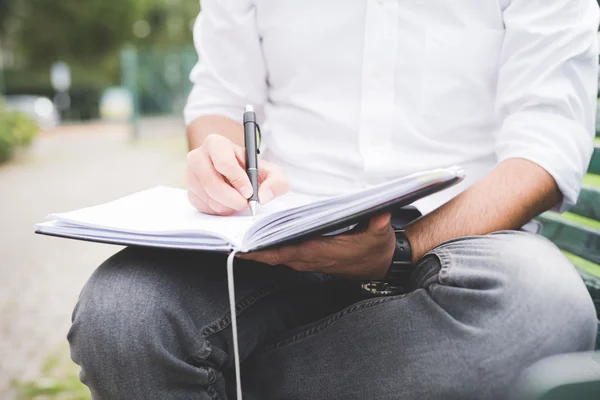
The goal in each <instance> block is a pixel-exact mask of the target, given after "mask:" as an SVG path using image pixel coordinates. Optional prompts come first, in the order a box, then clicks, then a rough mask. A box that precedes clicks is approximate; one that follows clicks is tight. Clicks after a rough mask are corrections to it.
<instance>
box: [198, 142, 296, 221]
mask: <svg viewBox="0 0 600 400" xmlns="http://www.w3.org/2000/svg"><path fill="white" fill-rule="evenodd" d="M244 161H245V152H244V149H243V148H242V147H240V146H237V145H236V144H234V143H232V142H231V141H230V140H229V139H227V138H225V137H223V136H220V135H216V134H215V135H209V136H208V137H207V138H206V139H205V141H204V143H203V144H202V146H200V147H199V148H197V149H195V150H193V151H191V152H190V153H189V154H188V172H187V173H186V182H187V186H188V189H189V192H190V193H189V195H188V197H189V200H190V203H191V204H192V205H194V207H196V208H197V209H198V210H199V211H201V212H204V213H209V214H217V215H230V214H232V213H234V212H235V211H238V210H242V209H244V208H246V207H247V206H248V198H249V197H250V196H252V186H251V184H250V180H249V179H248V175H247V174H246V171H245V168H244ZM258 169H259V181H260V182H261V183H260V185H259V193H258V197H259V200H260V202H261V204H265V203H268V202H270V201H271V200H273V199H274V198H275V197H278V196H281V195H282V194H284V193H286V192H287V191H288V190H289V184H288V181H287V179H286V178H285V176H284V174H283V171H282V170H281V169H280V168H279V167H278V166H276V165H274V164H271V163H269V162H264V161H259V168H258Z"/></svg>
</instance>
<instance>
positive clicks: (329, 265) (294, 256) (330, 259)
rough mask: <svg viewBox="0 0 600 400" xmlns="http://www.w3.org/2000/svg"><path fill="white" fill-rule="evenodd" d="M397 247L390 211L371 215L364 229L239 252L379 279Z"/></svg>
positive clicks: (311, 268) (327, 271) (301, 267)
mask: <svg viewBox="0 0 600 400" xmlns="http://www.w3.org/2000/svg"><path fill="white" fill-rule="evenodd" d="M395 247H396V236H395V235H394V231H393V229H392V226H391V225H390V214H382V215H379V216H377V217H374V218H372V219H371V221H370V222H369V226H368V228H367V229H366V230H365V231H361V232H358V233H350V234H346V235H338V236H333V237H324V238H317V239H312V240H308V241H305V242H302V243H299V244H295V245H289V246H282V247H279V248H277V249H273V250H265V251H259V252H255V253H247V254H240V255H239V257H240V258H244V259H247V260H254V261H259V262H262V263H265V264H271V265H286V266H288V267H290V268H293V269H295V270H298V271H304V272H321V273H325V274H330V275H337V276H342V277H345V278H354V279H365V280H366V279H368V280H377V279H383V278H385V277H386V275H387V272H388V270H389V267H390V265H391V263H392V257H393V255H394V250H395Z"/></svg>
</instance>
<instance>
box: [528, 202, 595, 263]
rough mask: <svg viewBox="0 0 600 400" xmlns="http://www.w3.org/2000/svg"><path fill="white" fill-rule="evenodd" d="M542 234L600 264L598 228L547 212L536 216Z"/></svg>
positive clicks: (570, 250)
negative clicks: (541, 227)
mask: <svg viewBox="0 0 600 400" xmlns="http://www.w3.org/2000/svg"><path fill="white" fill-rule="evenodd" d="M538 219H539V221H540V222H541V223H542V224H543V226H544V228H543V230H542V235H543V236H545V237H547V238H548V239H550V240H551V241H552V242H554V243H555V244H556V245H557V246H558V247H560V248H561V249H563V250H566V251H568V252H571V253H573V254H575V255H577V256H579V257H582V258H584V259H586V260H590V261H592V262H594V263H596V264H600V230H598V229H594V228H590V227H587V226H583V225H581V224H578V223H575V222H573V221H569V220H566V219H564V218H561V216H560V215H559V214H556V213H553V212H547V213H544V214H542V215H540V216H539V217H538Z"/></svg>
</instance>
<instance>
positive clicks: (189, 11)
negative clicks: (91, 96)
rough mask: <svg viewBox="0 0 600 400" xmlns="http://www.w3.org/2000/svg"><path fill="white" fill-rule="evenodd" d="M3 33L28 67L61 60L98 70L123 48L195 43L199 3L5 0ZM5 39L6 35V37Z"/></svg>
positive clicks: (0, 1) (0, 15)
mask: <svg viewBox="0 0 600 400" xmlns="http://www.w3.org/2000/svg"><path fill="white" fill-rule="evenodd" d="M0 10H2V12H0V35H2V32H5V31H6V29H5V28H6V27H8V26H11V27H12V28H13V29H12V30H13V31H14V32H10V33H11V34H12V35H11V37H10V41H11V42H12V43H13V45H12V46H11V47H12V50H13V51H14V52H15V53H16V54H17V55H18V56H20V57H22V58H23V60H24V61H25V63H26V64H29V65H35V66H36V67H41V66H44V67H47V66H49V65H50V64H52V63H53V62H54V61H56V60H57V59H61V60H64V61H67V62H69V63H75V64H79V65H82V66H97V64H98V62H102V60H104V59H105V58H106V57H107V56H115V55H116V54H118V51H119V50H120V49H121V48H122V46H123V45H124V44H125V43H127V42H131V43H133V44H138V45H160V44H164V45H180V44H185V43H190V42H191V40H192V32H191V29H190V26H191V22H192V21H193V20H194V18H195V17H196V15H197V13H198V10H199V6H198V2H192V1H189V0H88V1H81V0H60V1H48V0H0ZM0 38H2V36H0Z"/></svg>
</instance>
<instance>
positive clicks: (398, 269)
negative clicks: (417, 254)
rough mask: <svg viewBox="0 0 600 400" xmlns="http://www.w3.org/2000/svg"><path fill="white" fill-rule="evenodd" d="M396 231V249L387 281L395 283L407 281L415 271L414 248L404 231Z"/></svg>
mask: <svg viewBox="0 0 600 400" xmlns="http://www.w3.org/2000/svg"><path fill="white" fill-rule="evenodd" d="M394 233H395V234H396V250H394V256H393V257H392V264H391V265H390V269H389V271H388V275H387V277H386V279H385V281H386V282H389V283H394V284H398V283H405V282H406V281H408V278H410V275H411V274H412V271H413V264H412V248H411V247H410V243H409V241H408V238H407V237H406V234H405V233H404V231H394Z"/></svg>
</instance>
